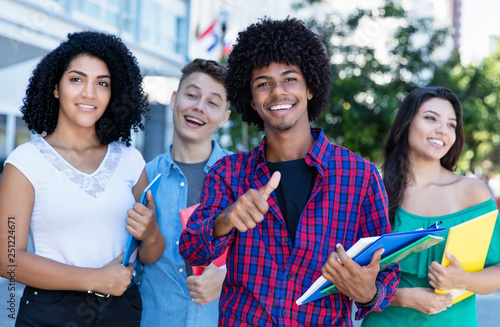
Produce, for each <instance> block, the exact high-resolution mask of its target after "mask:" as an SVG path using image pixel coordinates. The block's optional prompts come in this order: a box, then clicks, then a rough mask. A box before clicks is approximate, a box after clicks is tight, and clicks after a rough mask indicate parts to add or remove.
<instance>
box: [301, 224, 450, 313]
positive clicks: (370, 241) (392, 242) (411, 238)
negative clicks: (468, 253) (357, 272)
mask: <svg viewBox="0 0 500 327" xmlns="http://www.w3.org/2000/svg"><path fill="white" fill-rule="evenodd" d="M445 230H446V228H444V227H442V228H439V223H436V224H435V225H433V226H431V227H429V228H427V229H418V230H415V231H410V232H401V233H392V234H384V235H382V236H374V237H365V238H361V239H360V240H358V241H357V242H356V243H355V244H354V245H353V246H352V247H351V248H350V249H349V250H348V251H347V255H348V256H349V257H350V258H352V259H353V260H354V261H355V262H356V263H358V264H359V265H360V266H366V265H368V264H369V263H370V261H371V259H372V256H373V254H374V253H375V252H376V251H377V250H379V249H382V248H384V249H385V251H384V253H383V254H382V259H381V260H380V270H383V269H385V268H386V267H387V266H389V265H391V264H393V263H395V262H399V261H401V260H403V259H404V258H406V257H408V256H409V255H411V254H413V253H417V252H420V251H423V250H425V249H428V248H429V247H431V246H433V245H435V244H437V243H439V242H441V241H443V240H444V238H443V237H441V236H438V234H441V233H442V232H443V231H445ZM335 293H337V290H336V287H335V285H333V284H332V283H331V282H329V281H328V280H326V278H324V277H323V276H320V277H319V278H318V279H317V280H316V281H315V282H314V283H313V284H312V285H311V287H309V289H308V290H307V291H306V292H305V293H304V294H303V295H302V296H301V297H300V298H299V299H298V300H297V301H295V302H296V303H297V305H302V304H305V303H308V302H311V301H314V300H317V299H320V298H322V297H325V296H327V295H329V294H335Z"/></svg>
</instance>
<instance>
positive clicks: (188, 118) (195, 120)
mask: <svg viewBox="0 0 500 327" xmlns="http://www.w3.org/2000/svg"><path fill="white" fill-rule="evenodd" d="M186 120H188V121H190V122H193V123H196V124H199V125H204V124H205V123H203V122H202V121H201V120H198V119H196V118H194V117H186Z"/></svg>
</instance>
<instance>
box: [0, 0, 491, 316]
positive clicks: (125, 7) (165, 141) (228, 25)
mask: <svg viewBox="0 0 500 327" xmlns="http://www.w3.org/2000/svg"><path fill="white" fill-rule="evenodd" d="M498 12H500V2H499V1H492V0H401V1H392V0H385V1H384V0H273V1H265V0H251V1H243V0H191V1H190V0H15V1H14V0H0V81H1V82H0V85H1V87H0V99H1V101H0V163H2V162H3V159H5V158H6V157H7V156H8V154H9V153H10V152H11V151H12V150H13V149H14V148H15V147H16V146H18V145H20V144H22V143H24V142H27V141H29V140H30V139H32V138H34V137H38V136H37V135H33V134H30V132H29V131H28V130H27V128H26V124H25V123H24V121H23V120H22V118H21V113H20V112H19V107H20V106H21V104H22V99H23V97H24V92H25V89H26V86H27V83H28V80H29V77H30V76H31V72H32V70H33V69H34V67H35V65H36V64H37V63H38V62H39V61H40V60H41V58H42V57H43V56H44V55H45V54H47V53H48V52H50V51H51V50H53V49H54V48H55V47H57V46H58V45H59V43H61V42H62V41H64V40H66V39H67V34H68V33H71V32H76V31H80V30H89V29H90V30H102V31H107V32H109V33H113V34H116V35H118V36H120V37H121V38H122V40H123V41H124V42H125V43H126V44H127V46H128V47H129V48H130V50H131V51H132V52H133V54H134V55H135V56H136V57H137V59H138V62H139V65H140V68H141V72H142V74H143V76H144V88H145V90H146V92H147V93H148V97H149V103H150V106H149V107H150V112H149V119H147V120H146V121H145V126H146V129H145V131H144V132H139V133H137V134H135V135H134V137H133V145H134V146H135V147H137V148H138V149H139V150H140V151H141V152H142V153H143V155H144V157H145V159H146V160H151V159H152V158H154V157H155V156H156V155H158V154H160V153H162V152H164V151H165V150H166V148H167V146H168V145H169V144H170V142H171V137H172V121H171V111H170V110H169V109H170V108H169V100H170V95H171V93H172V91H173V90H174V89H175V88H176V87H177V83H178V80H179V76H180V68H181V67H183V66H184V65H185V64H186V63H187V62H188V61H190V60H192V59H194V58H198V57H201V58H207V59H214V60H218V61H221V62H226V61H227V55H228V54H229V53H230V51H231V45H232V44H233V43H234V42H235V41H236V38H237V33H238V31H240V30H242V29H244V28H245V27H246V26H248V25H249V24H251V23H254V22H257V21H258V19H259V18H262V17H264V16H267V17H271V18H275V19H282V18H285V17H287V16H294V17H298V18H300V19H302V20H303V21H304V22H306V24H307V25H308V26H309V27H310V28H311V29H313V30H314V31H315V32H316V33H318V35H319V36H320V37H321V39H322V41H323V43H324V45H325V48H326V50H327V52H328V54H329V56H330V57H331V63H332V67H331V71H332V76H333V80H334V84H333V87H332V91H331V94H330V102H331V107H330V109H329V110H328V111H326V112H325V113H324V114H323V116H322V117H321V119H319V121H318V122H317V123H316V125H317V126H320V127H322V128H323V129H324V131H325V133H326V134H327V136H328V138H329V140H330V141H331V142H332V143H336V144H339V145H342V146H345V147H347V148H349V149H351V150H352V151H354V152H356V153H358V154H360V155H361V156H363V157H365V158H367V159H369V160H371V161H373V162H375V163H376V164H378V165H380V164H381V160H382V158H381V156H382V147H383V143H384V141H385V138H386V133H387V131H388V129H389V127H390V125H391V123H392V120H393V118H394V117H395V113H396V111H397V108H398V107H399V105H400V103H401V101H402V99H403V98H404V97H405V96H406V95H407V94H408V93H409V92H410V91H411V90H413V89H414V88H415V87H420V86H427V85H441V86H445V87H448V88H449V89H451V90H452V91H453V92H454V93H455V94H456V95H457V96H458V97H459V99H460V100H461V102H462V106H463V117H464V128H465V138H466V146H465V149H464V152H463V155H462V158H461V160H460V163H459V167H458V173H461V174H467V175H471V176H476V177H477V178H480V179H482V180H483V181H484V182H485V183H488V185H489V186H490V189H491V191H492V194H493V195H494V196H496V197H500V177H499V176H498V173H499V172H500V119H499V118H500V111H499V110H498V107H499V105H500V46H499V44H500V42H499V40H500V20H499V19H498V18H497V15H498ZM215 137H216V138H217V139H218V141H219V142H220V143H221V144H222V145H223V146H224V147H226V148H228V149H231V150H233V151H239V150H246V149H249V148H251V147H253V146H255V145H256V144H258V143H259V142H260V140H261V137H262V134H261V133H260V132H259V131H258V130H257V129H256V128H255V127H254V126H247V125H246V124H242V123H241V120H240V117H239V116H238V114H237V113H235V112H233V113H232V115H231V120H230V122H229V123H228V124H226V126H225V127H224V128H222V129H220V130H219V131H218V132H217V134H216V136H215ZM2 168H3V165H0V172H1V169H2ZM5 281H6V280H1V281H0V289H1V291H0V300H1V302H0V303H3V304H4V306H5V307H6V308H8V305H7V304H6V302H5V301H7V300H8V297H6V296H7V293H8V292H7V289H8V285H5V286H4V285H3V283H4V282H5ZM16 291H17V292H20V290H19V287H18V289H17V290H16ZM4 298H5V299H4ZM19 298H20V295H19V296H18V297H17V298H16V299H17V300H19ZM480 299H481V301H478V308H479V307H481V308H486V309H484V310H483V311H484V312H483V311H481V310H482V309H481V308H479V309H480V317H482V319H487V318H488V317H490V316H491V317H492V318H491V323H492V324H491V325H490V324H489V322H488V320H484V322H482V324H481V326H494V325H495V324H494V321H493V319H494V316H495V315H496V316H497V318H498V317H500V316H499V315H498V314H495V311H494V309H488V308H489V307H488V306H486V305H490V304H491V305H492V307H491V308H493V305H495V306H496V307H497V308H498V305H499V304H500V295H498V294H493V295H490V296H487V297H480ZM481 303H482V304H481ZM485 303H486V304H485ZM6 311H7V310H4V309H3V308H2V310H0V313H1V312H3V313H1V314H0V326H10V324H11V319H7V314H8V311H7V312H6ZM12 326H13V322H12Z"/></svg>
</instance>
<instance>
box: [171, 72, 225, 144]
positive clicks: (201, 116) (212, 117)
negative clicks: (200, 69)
mask: <svg viewBox="0 0 500 327" xmlns="http://www.w3.org/2000/svg"><path fill="white" fill-rule="evenodd" d="M170 106H171V109H172V111H173V122H174V139H180V140H182V141H184V142H195V143H198V142H207V141H210V140H211V139H212V135H213V133H214V132H215V130H216V129H217V128H218V127H222V126H223V125H224V124H225V123H226V122H227V120H228V119H229V115H230V111H229V110H228V103H227V99H226V89H225V88H224V85H222V84H221V83H219V82H218V81H216V80H215V79H214V78H212V77H211V76H209V75H207V74H204V73H193V74H191V75H189V76H188V77H187V78H186V79H184V80H183V82H182V84H181V85H180V86H179V89H178V90H177V91H176V92H174V93H173V94H172V98H171V100H170Z"/></svg>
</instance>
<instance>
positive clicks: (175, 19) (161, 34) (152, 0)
mask: <svg viewBox="0 0 500 327" xmlns="http://www.w3.org/2000/svg"><path fill="white" fill-rule="evenodd" d="M186 15H187V6H186V2H185V1H181V0H176V1H172V3H171V4H170V6H168V7H167V6H165V5H161V4H160V2H158V1H157V0H145V1H142V2H141V17H140V33H139V35H140V42H145V43H150V44H153V45H155V46H158V47H160V48H162V49H167V50H169V51H172V52H173V53H177V54H183V53H184V51H185V49H186V42H187V35H186V33H187V17H186Z"/></svg>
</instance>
